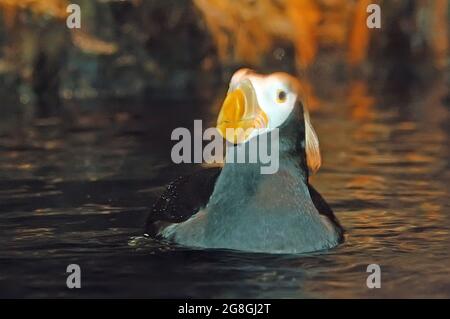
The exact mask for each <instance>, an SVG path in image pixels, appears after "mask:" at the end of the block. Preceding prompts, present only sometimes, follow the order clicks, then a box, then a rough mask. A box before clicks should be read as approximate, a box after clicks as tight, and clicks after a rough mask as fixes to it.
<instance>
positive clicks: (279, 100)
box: [277, 90, 287, 103]
mask: <svg viewBox="0 0 450 319" xmlns="http://www.w3.org/2000/svg"><path fill="white" fill-rule="evenodd" d="M286 99H287V93H286V91H283V90H278V92H277V103H284V102H286Z"/></svg>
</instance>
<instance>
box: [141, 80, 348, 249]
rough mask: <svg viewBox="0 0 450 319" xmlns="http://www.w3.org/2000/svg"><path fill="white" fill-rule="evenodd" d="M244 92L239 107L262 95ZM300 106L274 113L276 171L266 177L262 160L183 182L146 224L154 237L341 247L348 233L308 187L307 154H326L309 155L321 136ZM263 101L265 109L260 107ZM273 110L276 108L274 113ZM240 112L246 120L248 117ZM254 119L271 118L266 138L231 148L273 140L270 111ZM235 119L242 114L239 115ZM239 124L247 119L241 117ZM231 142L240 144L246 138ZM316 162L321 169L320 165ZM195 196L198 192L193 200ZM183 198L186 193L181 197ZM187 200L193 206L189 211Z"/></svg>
mask: <svg viewBox="0 0 450 319" xmlns="http://www.w3.org/2000/svg"><path fill="white" fill-rule="evenodd" d="M238 72H239V71H238ZM238 75H239V74H238ZM234 78H236V75H235V76H234ZM241 80H242V79H239V80H238V81H239V82H240V81H241ZM244 80H245V81H246V80H247V79H244ZM246 85H248V83H247V84H246ZM252 85H253V84H252ZM230 87H232V84H231V85H230ZM244 89H245V90H247V91H245V101H246V103H245V105H244V106H242V105H240V106H238V107H244V108H247V104H248V103H249V102H248V101H249V100H250V99H251V98H247V96H248V94H255V92H257V90H256V89H253V88H250V89H248V88H244ZM259 89H261V88H259ZM233 92H234V91H232V94H234V93H233ZM249 92H250V93H249ZM234 98H236V99H237V100H239V99H240V101H241V102H239V103H242V101H244V99H243V97H242V96H238V95H237V94H235V95H234ZM255 98H256V99H258V94H256V96H253V99H254V100H256V99H255ZM287 98H288V97H286V99H287ZM295 101H296V102H295ZM295 101H294V102H293V103H296V105H293V106H292V107H291V109H290V110H289V111H288V112H285V113H286V114H284V115H283V114H281V115H280V114H276V115H275V117H278V122H279V123H278V124H277V125H276V129H277V130H278V131H279V134H278V135H277V140H276V141H275V142H276V143H277V145H278V151H279V167H278V170H277V171H276V172H275V173H273V174H261V166H262V165H263V162H262V161H261V158H259V157H257V161H256V162H253V163H252V162H249V161H245V162H243V163H240V162H235V161H232V162H225V165H224V167H223V168H209V169H204V171H202V172H200V173H198V174H196V175H194V176H193V177H190V178H186V179H184V178H182V179H181V180H180V181H178V182H176V183H174V184H172V185H171V186H169V188H168V190H167V191H166V193H165V194H164V195H163V196H162V199H160V200H159V201H158V202H157V203H156V205H155V206H154V209H153V214H150V216H149V220H148V221H147V232H148V233H149V234H150V235H153V236H156V237H160V238H164V239H166V240H170V241H173V242H176V243H178V244H181V245H185V246H192V247H203V248H227V249H236V250H243V251H252V252H268V253H304V252H312V251H317V250H323V249H328V248H332V247H334V246H336V245H338V244H339V243H340V242H342V240H343V229H342V227H341V226H340V224H339V222H338V221H337V219H336V217H335V216H334V214H333V211H332V210H331V208H330V207H329V206H328V204H327V203H326V202H325V201H324V200H323V198H322V197H321V196H320V194H319V193H318V192H317V191H316V190H315V189H314V188H313V187H312V186H311V185H310V184H309V170H308V165H309V166H311V158H310V159H309V160H308V156H312V157H314V156H317V154H319V153H317V152H318V150H317V152H316V150H313V151H311V150H310V149H311V148H314V147H318V142H316V141H310V140H309V141H308V140H307V137H308V136H309V138H311V136H312V138H315V133H311V132H309V133H308V130H310V129H312V126H311V127H310V123H309V117H308V116H307V115H305V110H304V109H303V105H302V104H301V103H300V102H299V99H297V98H296V100H295ZM230 103H231V106H230ZM257 103H258V107H259V105H260V101H258V102H257ZM224 107H225V108H226V107H230V108H232V107H233V104H232V102H230V101H228V102H227V100H226V101H225V102H224ZM224 107H223V108H224ZM286 109H287V108H286ZM232 111H233V112H235V110H232ZM226 112H228V113H229V114H230V112H231V111H229V110H225V111H223V110H222V113H221V115H222V116H227V115H226ZM274 112H276V111H275V110H272V114H274ZM241 113H244V114H245V111H244V112H241ZM254 113H255V114H258V116H259V117H260V118H259V120H261V116H263V117H265V118H266V119H267V122H269V123H265V128H266V129H265V130H264V131H263V133H260V134H249V136H250V137H249V138H247V139H246V138H245V137H244V140H243V141H238V143H236V144H232V145H231V146H230V147H233V148H238V147H244V148H247V149H249V147H250V144H251V142H252V141H253V140H254V139H263V140H265V141H273V140H272V139H271V138H269V137H268V136H270V135H271V134H273V128H272V129H270V120H271V119H272V118H273V115H272V116H270V114H271V112H267V107H266V110H261V109H258V110H256V109H255V110H254ZM224 114H225V115H224ZM228 116H231V117H233V116H236V113H233V114H231V115H228ZM220 118H221V116H219V123H218V124H219V125H218V127H220V125H225V126H227V127H228V126H230V125H233V123H232V121H230V120H227V119H225V120H223V119H222V120H223V121H226V122H225V123H224V124H223V123H222V122H221V120H220ZM280 119H281V120H280ZM227 121H228V122H227ZM237 121H238V122H239V121H242V120H241V119H240V118H238V119H237ZM249 121H250V122H249ZM249 123H250V124H249ZM234 124H235V123H234ZM260 124H261V123H260V122H259V124H258V125H260ZM245 125H247V126H249V125H250V126H251V117H249V118H246V119H245ZM222 127H223V126H222ZM267 128H269V129H267ZM265 135H267V136H265ZM270 137H272V136H270ZM228 138H230V139H231V140H232V141H234V142H236V139H237V140H239V139H242V136H236V135H233V136H231V137H228ZM228 138H227V139H228ZM270 143H273V142H270ZM257 145H259V144H257ZM269 148H270V145H269ZM246 154H248V152H246ZM311 154H312V155H311ZM319 156H320V154H319ZM312 161H313V162H312V163H313V165H314V163H316V162H317V159H316V160H315V161H314V158H313V160H312ZM319 161H320V159H319ZM190 185H191V186H193V185H197V188H194V189H191V190H189V191H188V190H187V189H188V188H189V186H190ZM199 185H200V186H199ZM170 187H171V188H170ZM189 192H194V193H196V194H195V195H194V196H193V197H189V196H186V193H189ZM180 194H184V195H182V196H181V197H180ZM187 197H189V198H187ZM185 200H187V201H191V203H190V204H189V205H186V202H185ZM192 200H193V201H194V202H192Z"/></svg>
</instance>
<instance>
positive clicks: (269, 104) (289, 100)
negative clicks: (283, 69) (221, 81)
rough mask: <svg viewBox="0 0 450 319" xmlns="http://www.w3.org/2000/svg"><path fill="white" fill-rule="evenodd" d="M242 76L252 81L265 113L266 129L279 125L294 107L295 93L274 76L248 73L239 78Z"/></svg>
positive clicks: (260, 105)
mask: <svg viewBox="0 0 450 319" xmlns="http://www.w3.org/2000/svg"><path fill="white" fill-rule="evenodd" d="M244 77H245V78H247V79H249V80H250V81H251V82H252V85H253V87H254V89H255V91H256V97H257V99H258V104H259V107H260V108H261V109H262V110H263V111H264V112H265V113H266V114H267V117H268V119H269V124H268V126H267V130H269V131H270V130H273V129H274V128H276V127H279V126H281V125H282V124H283V123H284V122H285V121H286V120H287V118H288V117H289V115H290V114H291V112H292V110H293V109H294V106H295V102H296V100H297V94H296V93H294V92H293V91H292V90H291V89H290V88H289V86H288V85H287V84H286V83H285V82H284V81H282V80H280V79H278V78H277V77H274V76H261V75H257V74H248V75H243V76H241V77H240V80H242V79H243V78H244ZM233 78H234V77H233Z"/></svg>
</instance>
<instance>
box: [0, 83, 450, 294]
mask: <svg viewBox="0 0 450 319" xmlns="http://www.w3.org/2000/svg"><path fill="white" fill-rule="evenodd" d="M363 86H364V85H363ZM446 90H447V89H446V88H445V85H443V84H442V83H437V84H435V85H432V87H431V88H428V89H426V90H420V91H419V90H417V91H414V90H413V93H411V94H410V95H409V96H408V97H402V98H397V99H395V98H394V99H390V98H389V96H387V95H383V94H380V95H378V96H374V97H370V96H365V94H364V89H361V87H360V84H355V87H354V88H353V91H352V92H353V93H352V94H350V95H349V96H346V94H344V93H339V94H336V96H331V98H327V99H324V100H323V101H322V107H321V108H320V109H319V110H318V111H316V112H314V113H313V115H312V118H313V123H314V124H315V127H316V129H317V131H318V134H319V138H320V140H321V145H322V154H323V157H324V164H323V166H322V169H321V170H320V171H319V173H318V175H316V176H314V177H313V179H312V183H313V184H314V185H315V186H316V187H317V188H318V189H319V190H320V192H321V193H322V194H323V196H324V197H325V198H326V199H327V200H328V202H329V203H330V204H331V206H332V207H333V208H334V210H335V211H336V214H337V216H338V217H339V219H340V220H341V222H342V224H343V225H344V226H345V228H346V230H347V236H346V242H345V243H344V244H343V245H341V246H339V247H337V248H336V249H333V250H330V251H325V252H317V253H314V254H306V255H266V254H248V253H242V252H234V251H212V250H211V251H210V250H192V249H188V248H181V247H173V246H169V245H166V244H163V243H160V242H156V241H153V240H148V239H143V238H141V237H139V236H140V235H141V234H142V226H143V223H144V220H145V216H146V214H147V212H148V211H149V207H150V206H151V204H152V202H153V200H154V199H155V198H156V196H157V195H158V193H159V192H160V191H161V188H160V187H161V186H162V185H164V184H165V183H166V182H168V181H169V180H170V179H172V178H174V177H176V176H177V175H178V174H181V173H185V172H189V171H190V170H191V169H192V167H191V166H189V165H182V166H177V165H174V164H172V163H171V161H170V148H171V145H172V144H171V141H170V132H171V130H172V129H173V128H174V127H177V126H192V121H193V119H194V118H203V119H209V120H212V119H214V117H215V115H214V114H215V112H216V111H215V110H211V109H210V106H209V104H207V103H203V104H205V105H203V104H202V103H200V102H194V101H185V102H184V103H181V102H180V103H173V102H172V103H170V105H169V103H168V102H164V101H153V102H148V103H131V102H127V103H121V104H118V105H117V104H116V105H108V104H107V103H104V104H105V105H102V106H99V105H87V106H85V107H84V108H79V107H78V106H76V107H74V108H73V109H72V112H71V113H70V114H69V115H67V116H64V117H63V118H61V119H48V120H27V119H25V120H23V119H22V120H20V121H18V120H17V119H15V118H4V119H3V120H2V121H1V123H2V124H1V135H0V203H1V206H0V242H1V245H0V297H206V298H209V297H225V298H226V297H274V298H278V297H282V298H286V297H287V298H302V297H313V298H324V297H450V252H449V244H450V218H449V217H450V216H449V214H450V204H449V186H448V185H449V182H450V173H449V163H448V158H449V155H450V150H449V135H450V129H449V125H448V122H449V108H448V106H445V105H444V104H443V103H442V96H443V94H444V95H445V91H446ZM414 92H416V93H414ZM197 103H198V105H197ZM372 103H373V105H372ZM198 106H201V107H198ZM136 237H137V238H136ZM71 263H76V264H78V265H80V267H81V271H82V288H81V289H78V290H69V289H68V288H66V276H67V274H66V267H67V265H68V264H71ZM372 263H376V264H379V265H380V267H381V271H382V286H381V288H380V289H372V290H371V289H368V288H367V286H366V278H367V275H368V273H366V267H367V265H368V264H372Z"/></svg>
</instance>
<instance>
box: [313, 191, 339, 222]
mask: <svg viewBox="0 0 450 319" xmlns="http://www.w3.org/2000/svg"><path fill="white" fill-rule="evenodd" d="M308 189H309V195H310V196H311V199H312V201H313V204H314V206H315V207H316V209H317V211H318V212H319V214H320V215H323V216H326V217H328V219H329V220H330V221H331V222H333V223H334V224H335V225H337V226H338V227H339V228H340V229H342V226H341V225H340V223H339V221H338V219H337V218H336V216H335V215H334V213H333V210H332V209H331V207H330V206H329V205H328V204H327V202H326V201H325V200H324V199H323V197H322V195H320V193H319V192H318V191H316V189H315V188H314V187H313V186H312V185H311V184H309V183H308Z"/></svg>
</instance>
